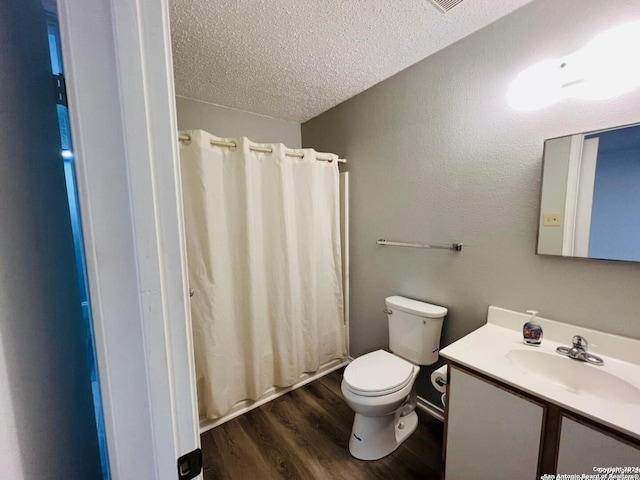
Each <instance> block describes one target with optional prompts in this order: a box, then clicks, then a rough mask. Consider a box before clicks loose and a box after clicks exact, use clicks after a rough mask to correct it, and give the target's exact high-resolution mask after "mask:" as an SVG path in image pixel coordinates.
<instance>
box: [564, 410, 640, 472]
mask: <svg viewBox="0 0 640 480" xmlns="http://www.w3.org/2000/svg"><path fill="white" fill-rule="evenodd" d="M560 428H561V430H560V446H559V448H558V469H557V470H558V473H559V474H562V473H564V474H588V475H594V474H596V473H599V472H597V471H595V470H594V468H596V469H597V468H598V467H602V468H607V467H635V469H636V470H633V469H631V470H629V471H627V472H626V473H628V474H638V473H640V470H638V469H639V468H640V448H638V447H634V446H631V445H630V444H628V443H626V442H623V441H621V440H619V439H617V438H615V437H614V436H612V435H609V434H607V433H604V432H601V431H600V430H598V429H596V428H593V427H591V426H587V425H584V424H582V423H578V422H577V421H575V420H572V419H571V418H569V417H565V416H562V423H561V427H560ZM617 473H623V472H617ZM629 478H632V476H630V477H629Z"/></svg>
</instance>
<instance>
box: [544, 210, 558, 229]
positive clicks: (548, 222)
mask: <svg viewBox="0 0 640 480" xmlns="http://www.w3.org/2000/svg"><path fill="white" fill-rule="evenodd" d="M542 225H543V226H545V227H559V226H561V225H562V214H560V213H545V214H543V215H542Z"/></svg>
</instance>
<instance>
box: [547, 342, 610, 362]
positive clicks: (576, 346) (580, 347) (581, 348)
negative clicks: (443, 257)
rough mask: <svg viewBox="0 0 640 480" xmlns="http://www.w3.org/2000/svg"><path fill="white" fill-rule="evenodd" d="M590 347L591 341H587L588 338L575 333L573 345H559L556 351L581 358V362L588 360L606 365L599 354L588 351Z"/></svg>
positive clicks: (574, 357)
mask: <svg viewBox="0 0 640 480" xmlns="http://www.w3.org/2000/svg"><path fill="white" fill-rule="evenodd" d="M588 347H589V342H587V339H586V338H584V337H582V336H580V335H575V336H574V337H573V347H571V348H569V347H558V348H556V352H558V353H559V354H560V355H566V356H567V357H569V358H573V359H574V360H580V361H581V362H587V363H590V364H592V365H604V360H602V359H601V358H600V357H598V356H597V355H593V354H592V353H589V352H587V348H588Z"/></svg>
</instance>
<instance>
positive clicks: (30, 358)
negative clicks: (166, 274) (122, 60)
mask: <svg viewBox="0 0 640 480" xmlns="http://www.w3.org/2000/svg"><path fill="white" fill-rule="evenodd" d="M0 55H1V57H2V59H1V61H0V64H1V65H2V74H3V80H2V82H0V98H2V106H1V107H0V469H2V473H0V477H2V478H11V479H15V480H23V479H24V480H27V479H29V480H30V479H36V478H37V479H42V480H49V479H50V480H57V479H61V478H74V479H75V478H83V479H84V478H86V479H98V478H101V467H100V455H99V451H98V437H97V432H96V424H95V419H94V413H93V398H92V392H91V383H90V377H89V368H88V366H87V355H86V349H85V339H84V328H83V321H82V312H81V306H80V289H79V285H78V277H77V274H76V269H75V258H74V252H73V239H72V236H71V221H70V218H69V207H68V204H67V194H66V187H65V179H64V171H63V161H62V157H61V156H60V132H59V130H58V119H57V114H56V105H55V96H54V92H53V88H52V77H51V75H52V73H51V64H50V61H49V45H48V41H47V27H46V23H45V17H44V11H43V7H42V3H41V1H39V0H9V1H3V2H2V3H1V7H0Z"/></svg>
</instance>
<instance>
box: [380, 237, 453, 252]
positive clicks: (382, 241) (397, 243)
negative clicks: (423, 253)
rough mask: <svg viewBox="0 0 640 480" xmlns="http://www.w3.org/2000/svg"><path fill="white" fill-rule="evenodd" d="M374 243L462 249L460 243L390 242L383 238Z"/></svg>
mask: <svg viewBox="0 0 640 480" xmlns="http://www.w3.org/2000/svg"><path fill="white" fill-rule="evenodd" d="M376 243H377V244H378V245H388V246H391V247H411V248H438V249H441V250H453V251H454V252H461V251H462V243H406V242H392V241H388V240H386V239H385V238H381V239H379V240H378V241H377V242H376Z"/></svg>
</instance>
